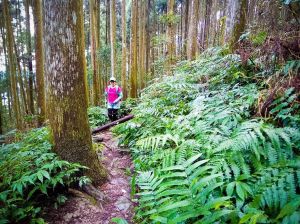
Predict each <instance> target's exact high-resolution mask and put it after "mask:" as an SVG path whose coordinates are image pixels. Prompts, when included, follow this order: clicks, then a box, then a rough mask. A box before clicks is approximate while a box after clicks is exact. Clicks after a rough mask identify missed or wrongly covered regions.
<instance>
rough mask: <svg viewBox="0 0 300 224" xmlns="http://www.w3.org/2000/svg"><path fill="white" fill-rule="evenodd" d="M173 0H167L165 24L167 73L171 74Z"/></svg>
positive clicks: (173, 55)
mask: <svg viewBox="0 0 300 224" xmlns="http://www.w3.org/2000/svg"><path fill="white" fill-rule="evenodd" d="M174 5H175V1H174V0H168V11H167V15H168V18H169V19H168V24H167V25H168V26H167V40H168V45H167V55H166V56H167V64H168V65H167V74H169V75H170V74H171V65H173V64H174V62H175V27H176V26H175V24H174V19H173V17H174Z"/></svg>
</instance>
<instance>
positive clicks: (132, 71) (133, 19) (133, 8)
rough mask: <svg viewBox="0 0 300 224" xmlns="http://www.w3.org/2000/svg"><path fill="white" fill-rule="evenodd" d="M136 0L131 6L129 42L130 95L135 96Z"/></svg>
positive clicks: (133, 0)
mask: <svg viewBox="0 0 300 224" xmlns="http://www.w3.org/2000/svg"><path fill="white" fill-rule="evenodd" d="M137 11H138V8H137V0H132V6H131V42H130V48H131V50H130V54H131V60H130V62H131V65H130V97H131V98H137V49H136V45H137Z"/></svg>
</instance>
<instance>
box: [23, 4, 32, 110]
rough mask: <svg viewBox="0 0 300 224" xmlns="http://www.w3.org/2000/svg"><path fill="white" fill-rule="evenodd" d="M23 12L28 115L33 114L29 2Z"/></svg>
mask: <svg viewBox="0 0 300 224" xmlns="http://www.w3.org/2000/svg"><path fill="white" fill-rule="evenodd" d="M25 12H26V34H27V38H26V40H27V42H26V48H27V60H28V72H29V80H28V81H29V98H28V100H29V102H28V103H29V109H30V113H31V114H34V99H33V71H32V49H31V35H30V14H29V0H25Z"/></svg>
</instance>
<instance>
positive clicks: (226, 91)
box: [114, 48, 300, 223]
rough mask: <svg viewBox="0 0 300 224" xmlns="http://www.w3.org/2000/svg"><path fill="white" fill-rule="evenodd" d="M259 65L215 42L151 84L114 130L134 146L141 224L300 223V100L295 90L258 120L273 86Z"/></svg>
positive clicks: (124, 142) (289, 91) (278, 101)
mask: <svg viewBox="0 0 300 224" xmlns="http://www.w3.org/2000/svg"><path fill="white" fill-rule="evenodd" d="M252 72H253V71H251V73H250V72H249V71H247V70H245V69H244V68H243V67H242V66H241V63H240V58H239V56H237V55H226V53H225V51H224V49H220V48H215V49H209V50H207V51H206V52H204V53H203V54H202V57H200V58H199V59H198V60H196V61H192V62H182V63H181V64H180V66H178V67H177V69H176V71H175V75H174V76H173V77H164V78H163V79H162V81H161V82H156V83H154V84H152V85H151V86H149V87H147V88H146V89H145V90H144V92H143V93H142V96H141V98H140V103H139V104H138V105H137V107H136V108H135V109H134V110H133V113H134V114H135V118H134V119H133V120H130V121H128V122H126V123H124V124H120V125H118V126H117V127H116V128H115V129H114V130H115V132H116V133H117V134H119V136H120V140H121V144H124V145H128V146H129V147H130V148H131V151H132V155H133V159H134V163H135V168H136V171H137V176H136V180H134V183H137V185H138V189H136V192H137V194H136V195H137V198H138V201H139V208H138V209H137V212H136V218H137V220H139V223H215V222H218V223H298V222H299V218H300V207H299V197H300V195H299V190H300V185H299V183H300V170H299V164H300V160H299V156H298V155H299V148H300V130H299V124H298V123H297V122H298V119H299V118H298V115H297V114H296V113H295V112H296V111H298V110H297V108H298V107H299V102H298V101H295V100H294V99H295V91H294V90H293V89H290V90H287V91H286V92H285V93H284V95H283V96H282V97H280V98H278V100H276V101H274V102H273V105H272V109H273V110H272V115H273V117H270V118H269V119H268V120H266V119H263V118H259V117H255V107H256V103H257V101H258V97H259V91H260V90H261V88H262V87H261V86H264V85H261V84H260V83H258V84H257V77H256V75H255V74H253V73H252ZM291 102H293V103H291ZM285 109H288V110H286V112H284V111H285ZM278 119H280V120H281V121H283V125H281V127H277V126H276V125H274V124H277V123H278V122H276V121H277V120H278Z"/></svg>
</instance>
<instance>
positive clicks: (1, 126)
mask: <svg viewBox="0 0 300 224" xmlns="http://www.w3.org/2000/svg"><path fill="white" fill-rule="evenodd" d="M0 31H1V36H2V43H3V53H4V64H5V71H6V74H8V71H9V68H8V64H7V54H6V38H5V36H4V35H5V34H4V27H1V28H0ZM3 92H4V93H5V92H6V90H3ZM6 93H7V102H8V103H7V104H8V105H7V106H8V108H10V103H9V102H10V101H9V99H10V96H9V95H10V94H9V89H7V92H6ZM0 94H2V92H0ZM0 100H1V102H0V103H1V108H0V110H1V111H0V113H1V114H0V117H1V119H0V123H1V125H0V129H1V133H0V134H3V121H2V120H3V115H2V114H3V105H2V95H1V98H0ZM9 115H10V111H9Z"/></svg>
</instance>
